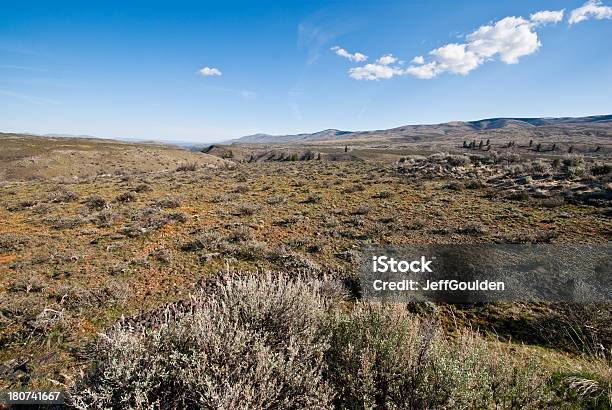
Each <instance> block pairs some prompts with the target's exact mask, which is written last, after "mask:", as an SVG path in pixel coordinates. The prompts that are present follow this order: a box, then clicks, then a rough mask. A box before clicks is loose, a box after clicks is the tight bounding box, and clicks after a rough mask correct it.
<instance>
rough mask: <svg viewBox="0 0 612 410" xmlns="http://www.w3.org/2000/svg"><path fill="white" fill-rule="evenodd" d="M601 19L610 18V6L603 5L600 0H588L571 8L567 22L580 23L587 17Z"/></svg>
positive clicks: (611, 9) (611, 13)
mask: <svg viewBox="0 0 612 410" xmlns="http://www.w3.org/2000/svg"><path fill="white" fill-rule="evenodd" d="M591 18H593V19H595V20H603V19H612V7H610V6H605V5H604V4H603V3H602V2H601V1H600V0H589V1H587V2H586V3H584V4H583V5H582V7H578V8H577V9H574V10H572V12H571V13H570V17H569V24H576V23H580V22H581V21H585V20H588V19H591Z"/></svg>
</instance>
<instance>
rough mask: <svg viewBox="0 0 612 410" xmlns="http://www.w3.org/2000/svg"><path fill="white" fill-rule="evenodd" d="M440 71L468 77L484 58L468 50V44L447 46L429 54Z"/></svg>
mask: <svg viewBox="0 0 612 410" xmlns="http://www.w3.org/2000/svg"><path fill="white" fill-rule="evenodd" d="M429 55H431V56H432V57H433V58H434V61H435V63H436V66H437V70H438V71H450V72H451V73H455V74H462V75H466V74H467V73H469V72H470V71H472V70H473V69H475V68H476V67H478V66H479V65H480V64H482V57H481V56H479V55H478V54H477V53H475V52H474V51H472V50H469V49H468V45H466V44H447V45H445V46H443V47H440V48H436V49H435V50H432V51H430V52H429Z"/></svg>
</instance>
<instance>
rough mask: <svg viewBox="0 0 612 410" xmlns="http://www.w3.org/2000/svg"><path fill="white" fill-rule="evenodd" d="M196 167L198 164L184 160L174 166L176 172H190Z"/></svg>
mask: <svg viewBox="0 0 612 410" xmlns="http://www.w3.org/2000/svg"><path fill="white" fill-rule="evenodd" d="M197 169H198V164H196V163H195V162H186V163H184V164H181V165H179V166H178V167H176V171H177V172H191V171H195V170H197Z"/></svg>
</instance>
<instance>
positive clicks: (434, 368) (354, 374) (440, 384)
mask: <svg viewBox="0 0 612 410" xmlns="http://www.w3.org/2000/svg"><path fill="white" fill-rule="evenodd" d="M330 326H331V329H330V333H331V335H332V336H331V340H330V346H331V347H330V349H329V350H328V351H327V353H326V361H327V364H328V366H327V378H328V380H329V381H330V383H331V384H332V386H333V387H334V388H335V390H336V399H335V405H336V407H338V408H351V409H371V408H385V409H387V408H388V409H423V408H504V409H505V408H530V407H531V408H538V407H539V406H540V405H542V404H543V403H545V401H546V400H547V398H548V397H549V396H548V394H547V393H546V384H547V381H548V380H547V378H546V377H545V376H543V374H542V373H541V371H540V369H539V368H538V367H537V365H535V363H533V362H530V361H529V360H526V358H524V357H516V356H515V357H512V356H511V355H510V352H508V351H506V350H507V349H506V346H502V347H500V348H491V347H489V346H488V345H487V343H486V342H485V341H484V340H483V339H481V338H480V337H479V336H478V335H476V334H475V333H473V332H463V333H461V334H460V335H459V336H458V337H457V338H456V339H454V340H453V339H450V338H448V337H447V336H445V335H444V334H443V333H442V331H441V328H440V326H438V325H437V324H436V323H435V322H432V321H420V320H418V319H416V318H415V317H414V316H412V315H411V314H409V313H408V312H407V311H406V310H405V309H404V308H403V307H401V306H398V305H395V306H384V305H373V304H357V305H356V306H355V309H354V310H353V311H352V312H351V313H350V314H343V313H337V314H336V315H335V317H334V318H333V320H332V323H331V325H330ZM518 356H520V355H518Z"/></svg>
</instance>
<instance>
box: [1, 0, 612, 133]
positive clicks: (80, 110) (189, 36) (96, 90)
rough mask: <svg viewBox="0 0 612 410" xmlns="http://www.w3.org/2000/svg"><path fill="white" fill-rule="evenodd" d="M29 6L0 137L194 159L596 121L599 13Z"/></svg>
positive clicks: (577, 8) (600, 75)
mask: <svg viewBox="0 0 612 410" xmlns="http://www.w3.org/2000/svg"><path fill="white" fill-rule="evenodd" d="M34 3H35V4H34V5H32V4H31V3H28V4H20V3H14V4H10V5H7V6H6V7H5V9H4V10H3V14H2V16H0V22H2V24H0V59H1V61H2V62H1V63H0V124H1V125H2V126H1V128H2V131H3V132H16V133H32V134H36V135H44V134H64V135H88V136H92V137H95V138H110V139H126V138H129V139H134V140H154V141H169V142H172V141H174V142H181V143H193V144H206V143H215V142H223V141H228V140H231V139H236V138H240V137H242V136H247V135H253V134H261V133H265V134H270V135H289V134H304V133H306V134H308V133H313V132H318V131H321V130H326V129H338V130H346V131H349V130H350V131H351V132H356V131H355V130H359V131H369V130H382V129H390V128H396V127H401V126H403V125H409V124H415V125H417V124H440V123H447V122H452V121H478V120H480V119H489V118H550V117H554V118H559V117H583V116H592V115H607V114H594V113H599V112H604V113H606V112H608V113H610V112H612V103H611V102H610V100H609V98H607V97H608V96H609V95H612V55H611V54H610V53H609V51H610V40H609V39H610V38H612V24H610V23H611V21H610V20H611V19H612V7H610V5H609V2H607V3H606V2H601V1H597V0H590V1H587V2H585V1H583V0H578V1H560V2H553V1H544V2H541V3H538V5H537V7H536V6H534V5H533V4H532V3H531V2H528V1H519V2H512V3H509V4H489V3H488V2H482V1H481V2H470V3H469V4H454V3H452V2H447V3H445V4H444V7H441V6H440V4H436V5H433V4H403V3H401V2H389V3H384V4H381V3H378V2H369V1H363V2H359V3H354V2H335V3H328V2H322V1H316V2H308V1H299V2H294V3H292V6H291V7H281V6H279V4H278V3H276V2H261V3H257V4H256V5H254V4H250V3H248V2H234V3H232V4H217V3H204V4H202V3H197V2H191V1H183V2H178V3H175V4H173V5H172V6H166V5H161V4H159V3H153V4H150V3H148V2H133V3H130V4H122V3H121V2H107V3H105V4H104V5H97V4H96V5H90V4H82V3H80V2H75V1H61V2H58V3H53V4H52V5H51V4H48V3H45V2H34ZM144 5H146V7H144ZM381 21H384V22H385V24H380V22H381ZM406 22H408V23H409V24H406ZM534 113H538V114H539V116H534V115H533V114H534Z"/></svg>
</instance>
